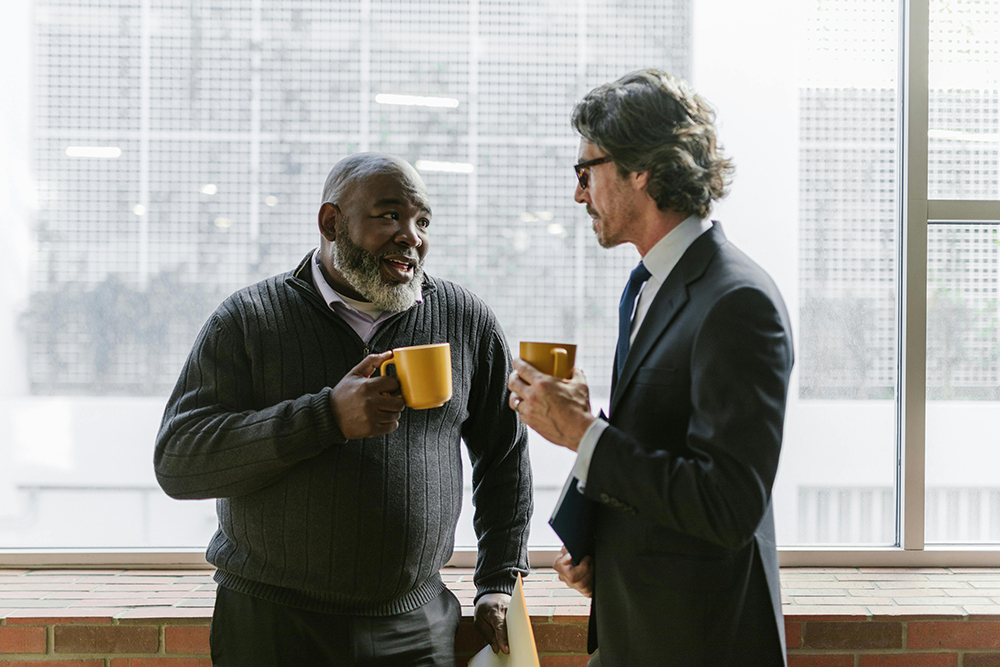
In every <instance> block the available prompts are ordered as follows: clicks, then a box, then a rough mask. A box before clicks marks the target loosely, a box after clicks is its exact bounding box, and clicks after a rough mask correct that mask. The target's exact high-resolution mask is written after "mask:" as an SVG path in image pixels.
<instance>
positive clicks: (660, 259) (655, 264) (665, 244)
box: [642, 215, 712, 283]
mask: <svg viewBox="0 0 1000 667" xmlns="http://www.w3.org/2000/svg"><path fill="white" fill-rule="evenodd" d="M711 228H712V221H711V220H709V219H707V218H700V217H698V216H697V215H692V216H690V217H689V218H686V219H685V220H684V222H682V223H681V224H679V225H677V226H676V227H674V228H673V229H671V230H670V231H669V232H668V233H667V234H666V236H664V237H663V238H662V239H660V240H659V241H657V242H656V245H654V246H653V247H652V248H650V249H649V252H647V253H646V255H645V256H644V257H643V258H642V263H643V264H644V265H645V266H646V269H647V270H648V271H649V273H650V274H651V275H652V276H653V277H654V278H656V279H657V280H658V281H659V282H661V283H662V282H664V281H665V280H666V279H667V276H669V275H670V272H671V271H673V270H674V267H675V266H677V263H678V262H680V261H681V257H683V256H684V253H685V252H686V251H687V249H688V248H690V247H691V244H692V243H694V242H695V239H697V238H698V237H699V236H701V235H702V234H704V233H705V232H707V231H708V230H710V229H711Z"/></svg>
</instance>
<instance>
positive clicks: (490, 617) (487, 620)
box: [476, 610, 510, 653]
mask: <svg viewBox="0 0 1000 667" xmlns="http://www.w3.org/2000/svg"><path fill="white" fill-rule="evenodd" d="M500 620H501V621H503V619H500ZM476 629H477V630H479V634H481V635H482V636H483V638H484V639H486V641H487V642H489V644H490V648H491V649H493V652H494V653H500V652H501V646H500V638H499V636H498V634H499V633H498V632H497V624H496V619H495V617H494V610H489V611H487V612H480V613H477V614H476ZM504 644H505V645H506V644H507V628H506V627H504ZM509 651H510V648H509V647H508V649H507V652H509Z"/></svg>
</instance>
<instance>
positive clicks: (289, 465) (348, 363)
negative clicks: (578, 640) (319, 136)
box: [155, 153, 532, 667]
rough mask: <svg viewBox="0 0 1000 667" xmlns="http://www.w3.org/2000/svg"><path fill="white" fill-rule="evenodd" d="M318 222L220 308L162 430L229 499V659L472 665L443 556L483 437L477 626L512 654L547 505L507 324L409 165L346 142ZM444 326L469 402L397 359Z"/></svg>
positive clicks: (218, 549) (222, 549) (217, 543)
mask: <svg viewBox="0 0 1000 667" xmlns="http://www.w3.org/2000/svg"><path fill="white" fill-rule="evenodd" d="M318 218H319V231H320V245H319V248H317V249H315V250H313V251H311V252H309V253H308V254H307V255H306V256H305V258H303V260H302V261H301V262H300V263H299V265H298V267H296V268H295V270H293V271H291V272H288V273H284V274H281V275H277V276H274V277H272V278H268V279H267V280H263V281H261V282H259V283H257V284H255V285H251V286H250V287H247V288H245V289H242V290H240V291H238V292H237V293H235V294H233V295H232V296H231V297H229V298H228V299H226V301H225V302H223V303H222V305H221V306H219V308H218V309H217V310H216V311H215V313H214V314H213V315H212V316H211V318H210V319H209V320H208V322H207V323H206V325H205V327H204V329H202V331H201V333H200V335H199V336H198V339H197V341H196V342H195V344H194V349H193V350H192V352H191V355H190V357H189V358H188V360H187V362H186V364H185V365H184V369H183V371H182V372H181V375H180V379H179V380H178V381H177V386H176V387H175V389H174V391H173V394H172V395H171V397H170V400H169V402H168V403H167V408H166V412H165V413H164V416H163V423H162V425H161V427H160V432H159V435H158V437H157V443H156V454H155V467H156V475H157V479H158V480H159V483H160V485H161V486H162V487H163V490H164V491H166V492H167V494H169V495H170V496H172V497H174V498H217V499H218V501H217V503H216V507H217V510H218V516H219V528H218V530H217V531H216V533H215V536H214V537H213V538H212V541H211V543H210V544H209V546H208V552H207V559H208V561H209V562H210V563H212V564H213V565H214V566H215V567H216V568H217V571H216V574H215V580H216V581H217V582H218V584H219V589H218V594H217V597H216V604H215V614H214V617H213V619H212V636H211V645H212V661H213V664H214V665H216V666H217V667H248V666H256V665H260V666H265V665H266V666H268V667H270V666H274V665H289V666H292V665H294V666H295V667H301V666H302V665H309V666H310V667H312V666H314V665H379V666H390V665H400V666H402V665H406V666H410V665H428V666H431V665H432V666H435V667H444V666H447V667H454V665H455V656H454V643H455V632H456V630H457V628H458V623H459V620H460V616H461V610H460V607H459V604H458V601H457V600H456V598H455V596H454V595H452V593H451V592H450V591H449V590H448V589H447V588H446V587H445V585H444V583H443V582H442V580H441V576H440V574H439V571H440V569H441V568H442V567H443V566H444V564H445V563H446V562H447V561H448V559H449V557H450V556H451V553H452V549H453V546H454V534H455V524H456V522H457V520H458V515H459V511H460V509H461V506H462V470H461V458H460V452H459V447H460V442H461V440H462V439H464V441H465V443H466V446H467V447H468V450H469V455H470V459H471V461H472V466H473V473H472V477H473V486H474V490H473V499H474V501H475V504H476V512H475V527H476V533H477V535H478V538H479V557H478V561H477V567H476V573H475V584H476V612H475V615H476V625H477V627H478V628H479V629H480V631H481V632H482V633H483V634H484V636H486V638H487V639H488V640H489V641H490V643H491V644H492V645H493V648H494V650H502V651H507V650H508V649H507V638H506V627H505V625H504V613H505V611H506V608H507V605H508V603H509V601H510V594H511V592H512V591H513V587H514V583H515V580H516V578H517V575H518V573H521V574H527V571H528V553H527V544H528V522H529V519H530V515H531V503H532V501H531V469H530V465H529V462H528V449H527V437H526V432H525V429H524V427H523V425H521V423H520V422H519V421H518V419H517V416H516V415H515V414H514V413H513V412H512V411H511V409H510V408H509V407H508V400H507V399H508V395H507V394H508V392H507V388H506V381H507V380H506V378H507V375H508V374H509V373H510V370H511V362H510V354H509V351H508V349H507V346H506V343H505V339H504V336H503V334H502V332H501V330H500V327H499V325H498V324H497V321H496V318H495V316H494V315H493V313H492V312H491V311H490V310H489V308H487V306H486V305H485V304H484V303H483V302H482V301H480V300H479V299H478V298H477V297H475V296H474V295H473V294H472V293H470V292H468V291H467V290H465V289H463V288H461V287H459V286H458V285H455V284H454V283H451V282H448V281H446V280H440V279H437V278H432V277H430V276H427V275H425V274H424V271H423V263H424V258H425V257H426V255H427V251H428V248H429V240H430V227H431V206H430V202H429V200H428V196H427V190H426V187H425V186H424V183H423V181H422V180H421V178H420V176H419V175H418V174H417V173H416V171H415V170H414V169H413V168H412V167H411V166H410V165H409V164H407V163H406V162H405V161H403V160H400V159H399V158H396V157H392V156H388V155H378V154H370V153H363V154H356V155H352V156H350V157H347V158H344V159H343V160H341V161H340V162H338V163H337V164H336V165H335V166H334V168H333V170H332V171H331V172H330V175H329V176H328V177H327V180H326V184H325V186H324V188H323V202H322V204H321V206H320V208H319V216H318ZM443 342H448V343H450V344H451V354H452V367H453V373H454V377H453V385H454V394H453V397H452V399H451V400H450V401H449V402H448V403H446V404H445V405H444V406H442V407H439V408H433V409H429V410H422V411H419V412H415V411H412V410H409V409H407V408H405V406H404V403H403V399H402V398H400V397H399V396H398V394H399V383H398V382H397V380H396V379H395V378H394V377H391V376H389V377H380V376H379V375H378V368H379V366H380V365H381V363H382V362H383V361H385V360H386V359H388V358H390V357H391V350H392V349H393V348H397V347H405V346H409V345H423V344H429V343H443Z"/></svg>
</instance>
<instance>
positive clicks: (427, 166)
mask: <svg viewBox="0 0 1000 667" xmlns="http://www.w3.org/2000/svg"><path fill="white" fill-rule="evenodd" d="M416 167H417V169H419V170H420V171H448V172H452V173H454V174H471V173H472V170H473V169H475V167H473V166H472V165H471V164H469V163H468V162H435V161H433V160H417V164H416Z"/></svg>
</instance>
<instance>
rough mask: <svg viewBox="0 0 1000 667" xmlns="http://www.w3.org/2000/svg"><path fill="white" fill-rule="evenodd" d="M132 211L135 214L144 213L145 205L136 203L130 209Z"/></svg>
mask: <svg viewBox="0 0 1000 667" xmlns="http://www.w3.org/2000/svg"><path fill="white" fill-rule="evenodd" d="M132 212H133V213H135V214H136V215H146V207H145V206H143V205H142V204H136V205H135V208H133V209H132Z"/></svg>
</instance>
